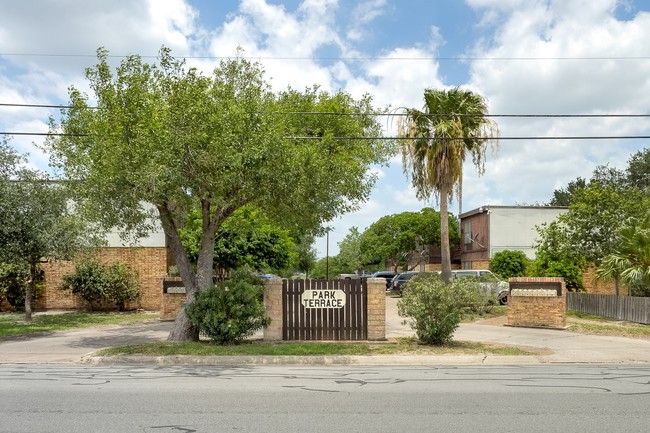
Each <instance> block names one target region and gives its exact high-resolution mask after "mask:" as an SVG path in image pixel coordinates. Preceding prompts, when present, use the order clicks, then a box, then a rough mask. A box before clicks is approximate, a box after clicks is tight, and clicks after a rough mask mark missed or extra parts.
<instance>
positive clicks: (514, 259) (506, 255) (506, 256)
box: [490, 250, 530, 280]
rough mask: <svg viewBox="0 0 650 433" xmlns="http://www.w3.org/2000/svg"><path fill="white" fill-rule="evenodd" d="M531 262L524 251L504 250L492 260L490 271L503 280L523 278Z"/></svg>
mask: <svg viewBox="0 0 650 433" xmlns="http://www.w3.org/2000/svg"><path fill="white" fill-rule="evenodd" d="M528 266H530V260H529V259H528V257H526V254H525V253H524V252H523V251H518V250H517V251H515V250H504V251H499V252H498V253H495V254H494V256H493V257H492V259H491V260H490V270H491V271H492V272H494V273H495V274H497V275H499V276H500V277H501V278H503V279H505V280H508V278H510V277H523V276H525V275H526V268H527V267H528Z"/></svg>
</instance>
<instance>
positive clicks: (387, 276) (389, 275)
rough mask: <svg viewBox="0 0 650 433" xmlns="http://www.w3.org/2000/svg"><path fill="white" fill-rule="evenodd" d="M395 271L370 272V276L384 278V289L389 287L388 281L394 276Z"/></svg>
mask: <svg viewBox="0 0 650 433" xmlns="http://www.w3.org/2000/svg"><path fill="white" fill-rule="evenodd" d="M395 275H397V272H395V271H377V272H375V273H374V274H372V278H385V279H386V290H388V289H390V283H391V281H393V278H395Z"/></svg>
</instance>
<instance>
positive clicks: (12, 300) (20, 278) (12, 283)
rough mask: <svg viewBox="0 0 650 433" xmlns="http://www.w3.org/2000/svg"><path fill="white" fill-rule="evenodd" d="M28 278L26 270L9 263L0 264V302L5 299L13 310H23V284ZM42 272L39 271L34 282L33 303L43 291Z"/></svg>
mask: <svg viewBox="0 0 650 433" xmlns="http://www.w3.org/2000/svg"><path fill="white" fill-rule="evenodd" d="M28 278H29V272H28V271H27V269H25V268H23V267H21V266H18V265H15V264H9V263H0V300H2V299H6V300H7V303H8V304H9V305H11V307H12V308H14V309H15V310H22V309H24V308H25V283H26V281H27V279H28ZM43 279H44V278H43V271H42V270H39V271H38V273H37V275H36V281H35V282H34V296H33V298H32V301H35V300H36V298H37V297H38V294H39V293H40V292H41V291H42V290H43Z"/></svg>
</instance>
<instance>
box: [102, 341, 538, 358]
mask: <svg viewBox="0 0 650 433" xmlns="http://www.w3.org/2000/svg"><path fill="white" fill-rule="evenodd" d="M486 353H489V354H494V355H530V354H531V352H528V351H525V350H522V349H519V348H517V347H509V346H499V345H490V344H482V343H474V342H464V341H459V342H452V343H450V344H448V345H445V346H425V345H422V344H419V343H418V342H417V341H416V340H415V339H414V338H400V339H397V340H396V341H395V342H381V343H366V342H363V343H353V342H345V343H331V342H324V343H287V342H285V343H270V342H261V341H247V342H245V343H242V344H238V345H229V346H219V345H216V344H212V343H210V342H203V341H202V342H192V343H163V342H160V343H149V344H140V345H134V346H123V347H116V348H111V349H104V350H101V351H100V352H98V353H97V354H98V355H99V356H116V355H149V356H169V355H194V356H262V355H268V356H335V355H347V356H354V355H408V354H413V355H442V354H456V355H462V354H486Z"/></svg>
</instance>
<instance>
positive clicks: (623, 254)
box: [596, 212, 650, 296]
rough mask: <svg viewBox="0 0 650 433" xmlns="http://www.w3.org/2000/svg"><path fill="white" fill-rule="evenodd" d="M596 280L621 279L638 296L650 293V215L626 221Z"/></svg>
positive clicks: (597, 272) (597, 271) (603, 261)
mask: <svg viewBox="0 0 650 433" xmlns="http://www.w3.org/2000/svg"><path fill="white" fill-rule="evenodd" d="M596 278H601V279H615V280H619V279H620V280H621V281H623V282H624V283H626V284H627V285H628V286H629V287H630V288H632V290H633V291H634V292H635V294H638V295H641V296H648V295H649V294H650V214H648V213H647V212H646V216H645V217H644V218H641V219H639V218H631V219H629V220H628V221H627V223H626V224H625V225H624V226H623V228H622V229H621V231H620V236H619V243H618V244H617V246H616V248H615V251H614V252H612V253H611V254H609V255H607V256H605V258H603V260H602V263H601V265H600V267H599V268H598V269H597V270H596Z"/></svg>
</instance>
